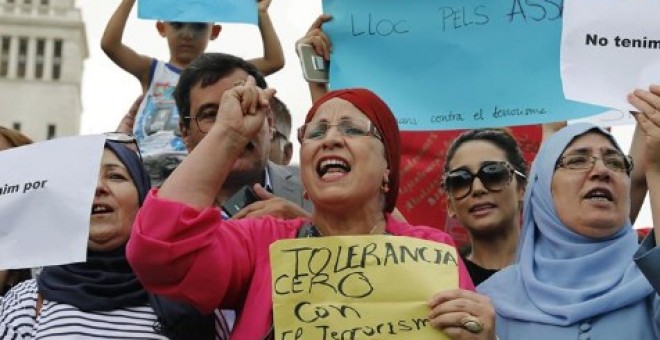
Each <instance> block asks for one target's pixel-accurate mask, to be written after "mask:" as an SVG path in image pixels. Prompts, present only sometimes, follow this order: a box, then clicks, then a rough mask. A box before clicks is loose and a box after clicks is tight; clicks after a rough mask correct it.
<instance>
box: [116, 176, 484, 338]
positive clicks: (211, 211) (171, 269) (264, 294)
mask: <svg viewBox="0 0 660 340" xmlns="http://www.w3.org/2000/svg"><path fill="white" fill-rule="evenodd" d="M157 192H158V191H157V190H155V189H154V190H152V191H151V192H150V193H149V195H148V196H147V199H146V201H145V203H144V205H143V206H142V208H141V209H140V211H139V213H138V215H137V217H136V219H135V224H134V226H133V230H132V234H131V237H130V240H129V242H128V245H127V249H126V251H127V257H128V261H129V263H130V264H131V266H132V267H133V269H134V270H135V273H136V274H137V275H138V277H139V278H140V281H142V283H143V285H144V286H145V287H146V288H147V289H148V290H149V291H151V292H154V293H156V294H161V295H164V296H166V297H170V298H172V299H177V300H184V301H187V302H189V303H192V304H193V305H195V306H196V307H197V308H198V309H200V310H201V311H202V312H205V313H210V312H212V311H213V310H214V309H216V308H218V307H220V308H223V309H235V310H238V311H239V315H240V317H239V319H238V320H237V322H236V324H235V327H234V330H233V332H232V339H260V338H263V336H264V335H266V334H267V333H268V331H269V329H270V327H271V324H272V308H273V306H272V295H271V294H272V292H271V270H270V262H269V253H268V247H269V246H270V244H272V243H273V242H275V241H277V240H280V239H289V238H295V237H296V235H297V232H298V229H299V228H300V227H301V226H302V225H303V224H304V223H305V222H306V220H304V219H294V220H280V219H275V218H271V217H265V218H259V219H249V218H246V219H241V220H228V221H223V220H222V218H221V216H220V211H219V210H218V209H217V208H207V209H204V210H202V211H199V210H197V209H194V208H191V207H189V206H186V205H185V204H182V203H178V202H173V201H168V200H164V199H160V198H158V197H157V196H156V195H157ZM386 228H387V232H388V233H390V234H392V235H400V236H410V237H416V238H420V239H426V240H433V241H437V242H440V243H446V244H449V245H454V242H453V240H452V239H451V237H450V236H449V235H447V234H446V233H444V232H442V231H440V230H438V229H434V228H430V227H414V226H411V225H409V224H406V223H402V222H399V221H397V220H396V219H394V218H392V217H391V216H389V215H388V216H387V226H386ZM459 286H460V287H461V288H463V289H468V290H474V286H473V284H472V281H471V280H470V276H469V274H468V272H467V270H466V269H465V266H464V265H463V262H460V257H459Z"/></svg>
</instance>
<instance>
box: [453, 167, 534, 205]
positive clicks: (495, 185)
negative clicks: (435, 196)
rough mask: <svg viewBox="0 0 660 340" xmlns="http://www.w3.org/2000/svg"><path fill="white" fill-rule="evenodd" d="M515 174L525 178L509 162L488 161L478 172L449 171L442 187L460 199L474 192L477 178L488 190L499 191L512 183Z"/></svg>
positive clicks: (464, 170)
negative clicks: (473, 187)
mask: <svg viewBox="0 0 660 340" xmlns="http://www.w3.org/2000/svg"><path fill="white" fill-rule="evenodd" d="M514 174H516V175H518V176H519V177H520V178H525V175H524V174H523V173H522V172H520V171H518V170H516V169H514V168H513V167H512V166H511V165H509V163H507V162H504V161H501V162H486V163H484V164H483V165H482V166H481V168H479V171H477V173H476V174H473V173H471V172H470V171H469V170H467V169H463V168H461V169H456V170H452V171H449V172H447V173H446V174H445V176H444V179H443V181H442V188H443V189H444V190H445V192H447V193H448V194H449V195H451V196H452V197H453V198H454V199H456V200H460V199H463V198H465V197H467V196H468V195H469V194H470V193H471V192H472V186H473V184H474V179H475V178H479V181H481V184H483V186H484V187H485V188H486V189H488V191H492V192H498V191H501V190H502V189H504V188H505V187H506V186H507V185H509V183H511V181H512V180H513V175H514Z"/></svg>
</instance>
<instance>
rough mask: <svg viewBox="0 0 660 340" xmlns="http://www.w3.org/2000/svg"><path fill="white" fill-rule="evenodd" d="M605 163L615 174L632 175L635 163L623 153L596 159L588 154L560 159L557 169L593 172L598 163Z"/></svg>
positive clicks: (571, 155)
mask: <svg viewBox="0 0 660 340" xmlns="http://www.w3.org/2000/svg"><path fill="white" fill-rule="evenodd" d="M599 159H600V160H601V161H603V164H605V166H606V167H607V168H608V169H610V170H612V171H615V172H624V171H625V172H626V173H627V174H630V172H631V171H632V169H633V161H632V158H631V157H630V156H626V155H624V154H622V153H619V152H616V153H610V154H606V155H603V157H596V156H592V155H586V154H579V153H575V154H569V155H564V156H561V157H560V158H559V160H558V161H557V165H556V166H555V169H556V168H566V169H570V170H585V171H588V170H591V169H593V168H594V166H595V165H596V161H598V160H599Z"/></svg>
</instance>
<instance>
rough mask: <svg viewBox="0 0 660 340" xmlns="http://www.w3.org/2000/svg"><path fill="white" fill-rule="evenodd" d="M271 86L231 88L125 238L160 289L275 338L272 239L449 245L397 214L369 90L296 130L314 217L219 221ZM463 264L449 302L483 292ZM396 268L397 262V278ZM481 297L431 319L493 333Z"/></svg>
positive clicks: (244, 334) (383, 129) (250, 333)
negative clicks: (228, 311)
mask: <svg viewBox="0 0 660 340" xmlns="http://www.w3.org/2000/svg"><path fill="white" fill-rule="evenodd" d="M271 91H272V90H262V89H259V88H257V87H256V86H255V85H254V80H253V79H252V77H249V78H248V80H247V81H246V82H245V83H244V84H240V85H238V86H235V87H233V88H231V89H227V90H226V91H225V92H224V94H223V96H222V101H221V106H220V108H219V113H218V115H217V116H218V119H217V120H216V122H215V124H214V125H213V127H212V128H211V130H210V131H209V132H208V134H207V135H206V137H205V138H204V139H203V140H202V141H201V142H200V143H199V145H198V146H197V147H196V148H195V149H194V150H193V151H192V152H191V153H190V155H189V156H188V157H187V158H186V159H185V160H184V161H183V162H182V163H181V165H179V167H177V168H176V170H175V171H174V172H173V173H172V174H171V175H170V177H169V178H168V179H167V180H166V181H165V183H164V184H163V186H162V187H161V188H160V190H155V189H154V190H153V191H151V193H150V194H149V195H148V197H147V200H146V203H145V206H144V207H143V208H142V209H141V210H140V212H139V214H138V218H137V220H136V225H135V228H134V229H133V234H132V236H131V241H130V242H129V244H128V258H129V262H130V263H131V265H132V266H133V268H134V269H135V271H136V273H137V274H138V276H139V277H140V279H141V280H142V282H144V283H145V286H146V287H147V288H148V289H150V290H152V291H153V292H155V293H156V294H163V295H166V296H168V297H171V298H174V299H179V300H185V301H188V302H190V303H192V304H194V305H195V306H196V307H197V308H198V309H200V310H201V311H204V312H211V311H213V310H214V309H215V308H217V307H218V306H219V305H220V306H223V307H225V308H233V309H236V310H240V311H241V312H240V316H239V317H238V319H237V322H236V324H235V327H234V330H233V332H232V335H231V338H232V339H271V338H272V336H273V330H272V317H273V315H272V313H273V292H272V284H271V283H272V282H271V277H270V275H271V268H270V261H269V246H270V245H271V244H272V243H274V242H276V241H277V240H280V239H291V238H297V237H325V236H339V235H344V236H350V235H377V234H390V235H400V236H408V237H415V238H422V239H427V240H430V241H434V242H439V243H444V244H449V245H451V244H453V241H452V240H451V238H450V237H449V236H448V235H447V234H445V233H444V232H442V231H440V230H437V229H433V228H428V227H414V226H411V225H408V224H406V223H404V222H400V221H398V220H396V219H394V218H393V217H392V216H391V214H390V213H391V212H392V210H393V209H394V206H395V203H396V198H397V194H398V187H399V158H400V142H399V131H398V126H397V123H396V119H395V118H394V115H393V114H392V112H391V111H390V109H389V108H388V106H387V105H386V104H385V103H384V102H383V101H382V100H381V99H380V98H379V97H377V96H376V95H375V94H374V93H373V92H371V91H369V90H366V89H346V90H339V91H333V92H329V93H327V94H326V95H324V96H323V97H321V98H319V100H317V101H316V102H315V104H314V106H313V107H312V108H311V109H310V111H309V113H308V114H307V117H306V119H305V125H303V126H302V127H301V128H300V129H299V130H298V139H299V141H300V143H301V151H300V173H301V178H302V181H303V184H304V186H305V189H306V195H307V196H308V197H309V199H310V200H311V201H312V202H313V203H314V212H313V214H312V216H311V218H309V219H301V218H298V219H293V220H282V219H274V218H272V217H262V218H243V219H238V220H231V219H230V220H226V221H223V220H222V219H221V218H220V214H219V213H218V211H217V208H215V207H214V204H213V203H214V198H215V194H216V192H215V190H213V188H217V187H219V186H220V185H221V184H222V182H223V181H224V180H225V178H226V176H227V173H228V172H229V170H230V167H231V164H233V162H234V161H233V160H234V159H236V158H237V157H238V156H239V155H240V153H241V151H242V150H243V149H244V147H245V144H246V143H247V142H248V141H249V140H250V139H251V136H252V135H253V134H254V133H255V132H256V131H258V130H259V129H260V127H261V126H262V124H265V123H266V122H265V111H266V109H267V105H268V99H269V97H270V96H271V95H272V92H271ZM457 267H458V268H457V269H458V286H459V287H460V288H462V289H463V290H461V291H460V293H459V290H455V291H452V292H449V293H446V295H445V296H443V298H444V299H445V301H447V300H450V297H456V295H459V294H461V296H465V295H470V296H475V297H479V295H478V294H476V293H475V292H473V291H472V290H473V288H472V287H473V285H472V282H471V281H470V278H469V275H468V273H467V270H466V269H465V267H464V266H463V263H462V262H461V261H460V260H459V261H458V264H457ZM396 275H397V271H396V270H395V269H393V270H392V276H391V278H390V279H391V280H396ZM452 294H453V295H452ZM482 300H483V301H485V303H484V304H483V305H477V304H472V305H469V306H468V305H466V304H461V303H451V302H448V303H445V304H443V306H444V307H445V308H444V310H443V312H444V313H442V316H441V317H439V318H438V319H439V320H438V322H437V323H435V324H434V325H436V326H438V327H439V328H441V329H443V330H444V331H445V332H446V333H447V334H449V335H450V336H452V337H454V338H456V339H467V338H470V339H494V338H495V334H494V330H493V323H494V312H493V310H492V307H491V306H490V304H488V303H487V302H486V301H487V299H486V298H485V297H484V298H483V299H482ZM468 327H470V329H471V331H470V330H469V329H468ZM472 332H474V333H472ZM328 336H329V335H328Z"/></svg>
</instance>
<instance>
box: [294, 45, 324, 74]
mask: <svg viewBox="0 0 660 340" xmlns="http://www.w3.org/2000/svg"><path fill="white" fill-rule="evenodd" d="M298 55H299V56H300V64H301V65H302V70H303V77H305V80H307V81H309V82H312V83H327V82H328V81H330V73H329V72H330V63H329V62H328V61H327V60H325V59H323V57H321V56H319V55H317V54H316V52H314V47H312V45H309V44H300V45H298Z"/></svg>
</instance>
